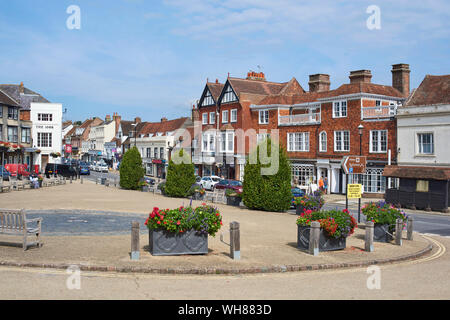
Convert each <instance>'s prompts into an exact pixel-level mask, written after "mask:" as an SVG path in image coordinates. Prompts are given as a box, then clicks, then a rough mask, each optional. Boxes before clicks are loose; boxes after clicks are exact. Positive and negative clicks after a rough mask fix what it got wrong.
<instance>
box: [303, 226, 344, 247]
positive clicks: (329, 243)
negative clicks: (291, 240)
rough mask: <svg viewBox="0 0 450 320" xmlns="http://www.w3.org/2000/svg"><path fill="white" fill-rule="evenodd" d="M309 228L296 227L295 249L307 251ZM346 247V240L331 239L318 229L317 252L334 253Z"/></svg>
mask: <svg viewBox="0 0 450 320" xmlns="http://www.w3.org/2000/svg"><path fill="white" fill-rule="evenodd" d="M310 230H311V228H310V227H306V226H298V231H297V248H299V249H302V250H308V249H309V233H310ZM346 246H347V238H346V237H342V238H338V239H335V238H332V237H329V236H328V235H327V233H326V232H325V231H324V230H323V229H320V237H319V251H336V250H343V249H345V248H346Z"/></svg>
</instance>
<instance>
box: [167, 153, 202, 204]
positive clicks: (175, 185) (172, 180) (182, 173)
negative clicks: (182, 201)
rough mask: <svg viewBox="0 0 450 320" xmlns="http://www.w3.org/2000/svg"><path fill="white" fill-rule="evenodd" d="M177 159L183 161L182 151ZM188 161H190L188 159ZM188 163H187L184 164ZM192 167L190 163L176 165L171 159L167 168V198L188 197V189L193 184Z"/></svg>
mask: <svg viewBox="0 0 450 320" xmlns="http://www.w3.org/2000/svg"><path fill="white" fill-rule="evenodd" d="M178 158H179V159H184V158H185V155H184V153H183V149H181V150H180V151H179V153H178ZM189 160H190V159H189ZM186 162H189V163H186ZM194 172H195V170H194V165H193V164H192V163H191V162H190V161H183V162H181V163H179V164H176V163H175V162H174V161H173V160H172V159H171V160H170V162H169V167H168V168H167V179H166V188H165V189H166V190H165V191H166V195H168V196H169V197H177V198H184V197H187V196H188V193H189V189H190V188H191V186H192V185H193V184H194V183H195V174H194Z"/></svg>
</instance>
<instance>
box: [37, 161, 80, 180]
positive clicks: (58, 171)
mask: <svg viewBox="0 0 450 320" xmlns="http://www.w3.org/2000/svg"><path fill="white" fill-rule="evenodd" d="M58 175H60V176H62V177H64V178H70V177H73V178H75V179H76V178H77V172H76V171H75V169H74V168H73V167H72V166H70V165H68V164H59V163H48V164H47V166H46V167H45V176H46V177H47V178H50V176H55V177H56V176H58Z"/></svg>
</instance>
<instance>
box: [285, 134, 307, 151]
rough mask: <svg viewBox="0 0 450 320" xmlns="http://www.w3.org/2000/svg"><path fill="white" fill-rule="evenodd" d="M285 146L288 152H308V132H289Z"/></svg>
mask: <svg viewBox="0 0 450 320" xmlns="http://www.w3.org/2000/svg"><path fill="white" fill-rule="evenodd" d="M287 146H288V148H287V149H288V152H309V148H310V143H309V132H289V133H288V134H287Z"/></svg>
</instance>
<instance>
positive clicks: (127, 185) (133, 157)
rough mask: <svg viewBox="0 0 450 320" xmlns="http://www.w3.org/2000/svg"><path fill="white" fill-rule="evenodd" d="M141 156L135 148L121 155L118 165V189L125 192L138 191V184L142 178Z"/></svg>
mask: <svg viewBox="0 0 450 320" xmlns="http://www.w3.org/2000/svg"><path fill="white" fill-rule="evenodd" d="M144 173H145V170H144V168H143V167H142V159H141V155H140V153H139V151H138V149H137V148H136V147H133V148H131V149H130V150H128V151H127V152H125V154H124V155H123V159H122V162H121V163H120V187H122V188H123V189H127V190H137V189H139V182H140V181H141V179H142V178H143V177H144Z"/></svg>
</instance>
